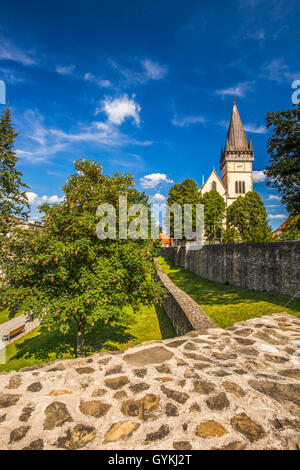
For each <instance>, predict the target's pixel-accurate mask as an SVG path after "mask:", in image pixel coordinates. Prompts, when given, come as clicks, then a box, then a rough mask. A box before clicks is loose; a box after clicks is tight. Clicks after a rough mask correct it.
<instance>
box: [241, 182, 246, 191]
mask: <svg viewBox="0 0 300 470" xmlns="http://www.w3.org/2000/svg"><path fill="white" fill-rule="evenodd" d="M242 186H243V193H244V194H245V192H246V191H245V181H243V185H242Z"/></svg>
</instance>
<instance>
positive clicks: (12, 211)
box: [0, 107, 29, 236]
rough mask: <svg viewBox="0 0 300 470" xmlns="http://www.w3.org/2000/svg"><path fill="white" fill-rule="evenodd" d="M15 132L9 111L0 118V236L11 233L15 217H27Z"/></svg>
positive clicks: (27, 207) (26, 203) (24, 185)
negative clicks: (15, 147)
mask: <svg viewBox="0 0 300 470" xmlns="http://www.w3.org/2000/svg"><path fill="white" fill-rule="evenodd" d="M17 136H18V133H17V132H15V130H14V128H13V125H12V121H11V113H10V109H9V108H8V107H7V108H5V110H4V112H3V114H2V115H1V116H0V236H1V235H2V236H4V235H6V234H7V233H8V232H11V231H12V229H13V225H14V223H15V219H16V218H17V217H21V218H25V217H27V215H28V209H29V205H28V199H27V197H26V192H25V189H26V188H28V186H27V185H26V184H24V183H22V180H21V177H22V176H23V174H22V173H21V171H19V170H17V169H16V164H17V162H18V158H17V156H16V152H15V151H14V142H15V138H16V137H17Z"/></svg>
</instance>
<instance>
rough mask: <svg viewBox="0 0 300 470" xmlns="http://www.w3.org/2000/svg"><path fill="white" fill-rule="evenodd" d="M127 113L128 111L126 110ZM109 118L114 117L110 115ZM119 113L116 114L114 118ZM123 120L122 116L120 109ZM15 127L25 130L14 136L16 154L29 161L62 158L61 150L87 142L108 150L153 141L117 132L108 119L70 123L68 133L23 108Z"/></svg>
mask: <svg viewBox="0 0 300 470" xmlns="http://www.w3.org/2000/svg"><path fill="white" fill-rule="evenodd" d="M109 111H110V110H109ZM126 114H128V110H127V113H126ZM111 117H112V119H113V120H115V121H116V120H117V116H116V115H115V116H113V115H112V114H111ZM135 117H136V119H137V121H138V122H139V119H138V118H139V116H138V115H137V116H135ZM120 119H121V116H120V115H119V118H118V121H120ZM123 119H125V116H124V112H123ZM16 121H17V127H18V128H19V129H25V130H26V132H22V134H21V135H20V137H19V138H18V146H19V147H18V148H17V150H16V153H17V155H18V157H19V158H20V159H23V160H27V161H30V162H31V163H37V162H46V161H49V160H51V158H53V157H54V156H56V155H60V156H61V157H63V155H64V152H69V151H75V152H76V154H78V153H79V152H81V151H84V150H85V148H84V146H86V145H87V144H89V145H90V146H92V147H93V148H97V149H99V148H105V149H106V150H112V151H113V149H114V148H116V147H125V146H143V147H144V146H149V145H152V143H153V142H151V141H148V140H138V139H136V138H134V137H131V136H130V135H127V134H125V133H123V132H121V131H120V129H119V128H118V126H117V125H116V124H114V123H113V122H112V121H111V120H109V119H108V120H107V121H105V122H101V121H93V122H90V123H88V124H86V125H82V124H78V126H73V127H72V130H71V131H70V132H65V131H64V130H62V129H59V128H54V127H51V126H48V125H47V122H46V121H47V120H46V118H45V117H44V116H42V115H41V114H39V113H38V112H36V111H35V110H27V111H26V112H25V113H24V114H22V115H18V116H17V117H16Z"/></svg>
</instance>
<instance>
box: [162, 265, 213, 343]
mask: <svg viewBox="0 0 300 470" xmlns="http://www.w3.org/2000/svg"><path fill="white" fill-rule="evenodd" d="M157 276H158V278H159V279H160V280H161V282H162V283H163V285H164V287H165V288H166V290H167V295H165V296H164V297H163V306H164V309H165V311H166V313H167V315H168V317H169V318H170V320H171V322H172V325H173V327H174V329H175V331H176V333H177V335H184V334H185V333H188V332H189V331H191V330H207V329H208V328H216V327H217V325H216V324H215V323H214V322H213V321H212V319H211V318H210V317H209V316H208V315H207V313H206V312H205V311H204V310H203V309H202V308H201V307H200V305H198V304H197V303H196V302H195V301H194V300H193V299H192V298H191V297H190V296H189V295H187V294H186V293H185V292H183V291H182V290H181V289H179V287H177V286H176V285H175V284H174V283H173V282H172V281H171V279H170V278H169V277H168V276H167V275H166V274H165V273H164V272H163V271H162V269H161V268H160V266H158V272H157Z"/></svg>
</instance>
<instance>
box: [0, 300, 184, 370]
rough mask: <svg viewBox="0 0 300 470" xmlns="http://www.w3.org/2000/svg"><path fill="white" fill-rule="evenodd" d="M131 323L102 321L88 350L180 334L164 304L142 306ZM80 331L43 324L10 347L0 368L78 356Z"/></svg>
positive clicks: (91, 335)
mask: <svg viewBox="0 0 300 470" xmlns="http://www.w3.org/2000/svg"><path fill="white" fill-rule="evenodd" d="M134 318H135V322H134V323H132V324H130V325H127V326H126V325H120V324H117V323H114V324H112V325H111V326H108V325H104V324H103V322H101V321H99V322H97V323H96V324H95V326H94V327H93V328H90V330H89V331H88V332H87V334H86V337H85V343H86V348H87V354H93V353H95V352H99V351H105V350H117V349H127V348H129V347H131V346H134V345H136V344H139V343H142V342H143V341H150V340H155V339H167V338H173V337H174V336H176V333H175V331H174V329H173V326H172V324H171V322H170V320H169V318H168V317H167V315H166V313H165V311H164V310H163V309H162V308H161V307H154V306H151V307H142V308H141V309H140V311H139V312H138V313H137V314H136V315H135V317H134ZM75 341H76V331H75V330H72V331H70V333H69V334H68V335H62V334H61V333H60V332H59V331H57V330H53V331H50V332H49V331H48V330H47V329H46V328H45V327H43V326H40V327H39V328H36V329H35V330H32V331H31V332H30V333H29V334H28V335H26V336H24V337H22V338H21V339H19V340H18V341H16V342H15V343H12V344H11V345H9V346H7V348H6V364H0V371H9V370H19V369H21V368H23V367H28V366H32V365H36V364H41V363H44V362H49V361H53V360H55V359H57V358H58V359H68V358H72V357H75V354H74V351H75V348H76V345H75Z"/></svg>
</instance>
